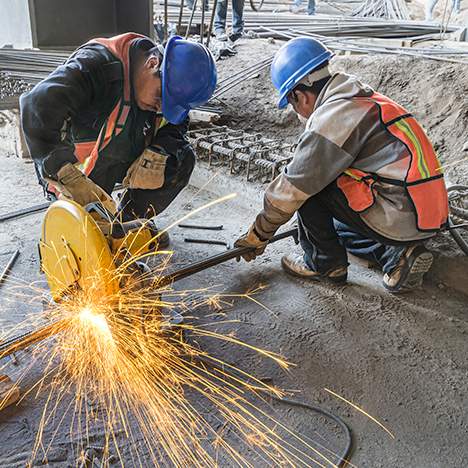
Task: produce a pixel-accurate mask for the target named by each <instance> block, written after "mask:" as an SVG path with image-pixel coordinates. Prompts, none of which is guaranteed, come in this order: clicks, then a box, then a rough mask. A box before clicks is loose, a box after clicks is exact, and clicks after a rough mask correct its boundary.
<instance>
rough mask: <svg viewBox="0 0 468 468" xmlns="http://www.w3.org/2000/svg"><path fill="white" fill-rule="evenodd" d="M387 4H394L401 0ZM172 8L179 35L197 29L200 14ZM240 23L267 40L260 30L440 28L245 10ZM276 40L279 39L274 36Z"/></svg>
mask: <svg viewBox="0 0 468 468" xmlns="http://www.w3.org/2000/svg"><path fill="white" fill-rule="evenodd" d="M369 1H370V0H369ZM375 1H377V0H375ZM379 1H380V0H379ZM381 1H383V0H381ZM388 1H389V2H390V1H395V2H396V1H401V0H388ZM176 4H177V5H178V3H177V2H174V6H173V7H170V8H169V9H168V21H169V22H170V23H173V24H175V25H177V24H178V22H179V16H180V22H181V31H178V32H179V33H181V32H184V31H186V28H187V26H188V23H189V21H190V18H191V17H192V15H193V17H192V24H193V25H200V22H201V16H202V14H201V12H200V11H195V12H192V11H190V10H183V11H182V15H180V10H179V8H178V7H176V6H175V5H176ZM169 5H171V4H169ZM243 19H244V24H245V25H244V29H245V31H247V32H249V31H251V32H253V33H257V34H258V35H259V36H260V37H270V35H271V34H270V35H268V34H265V32H264V31H263V30H262V28H269V29H271V30H275V31H277V32H278V33H281V32H284V31H288V30H289V29H290V28H300V29H304V30H307V31H309V32H311V33H315V34H320V35H322V36H332V37H349V36H353V37H375V38H406V37H414V36H421V35H426V34H435V33H439V34H440V32H441V30H440V25H438V24H436V23H430V22H424V21H404V20H398V19H383V18H358V17H351V16H331V15H319V16H318V15H314V16H309V15H305V14H299V15H298V14H289V13H272V12H265V13H263V12H259V13H255V12H251V11H248V10H245V11H244V16H243ZM195 29H198V30H199V29H200V28H199V26H197V27H196V28H195ZM457 29H459V27H457V26H454V25H448V26H447V27H446V28H445V29H444V31H446V32H454V31H456V30H457ZM277 38H279V39H280V38H281V35H280V34H278V36H277Z"/></svg>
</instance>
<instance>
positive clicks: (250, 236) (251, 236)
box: [234, 224, 268, 262]
mask: <svg viewBox="0 0 468 468" xmlns="http://www.w3.org/2000/svg"><path fill="white" fill-rule="evenodd" d="M267 244H268V240H262V239H260V237H259V235H258V234H257V232H256V230H255V224H252V226H250V229H249V230H248V231H247V232H246V233H245V234H242V236H240V237H239V239H237V240H236V241H235V242H234V247H253V249H252V250H250V251H249V252H247V253H245V254H243V255H242V258H243V259H244V260H245V261H246V262H250V261H251V260H255V258H257V256H258V255H262V253H263V252H264V251H265V248H266V246H267ZM239 260H240V258H239V257H237V261H239Z"/></svg>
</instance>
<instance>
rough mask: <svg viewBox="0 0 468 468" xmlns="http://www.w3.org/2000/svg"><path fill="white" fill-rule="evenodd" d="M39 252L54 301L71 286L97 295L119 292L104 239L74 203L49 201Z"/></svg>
mask: <svg viewBox="0 0 468 468" xmlns="http://www.w3.org/2000/svg"><path fill="white" fill-rule="evenodd" d="M39 251H40V254H41V267H42V270H43V271H44V273H45V275H46V277H47V282H48V284H49V288H50V291H51V294H52V297H53V298H54V300H55V301H58V300H60V298H62V297H63V295H64V294H65V293H66V292H67V291H69V290H70V288H72V287H73V286H74V285H77V286H79V287H80V288H81V289H82V290H84V291H90V292H92V294H93V295H94V294H96V295H99V296H100V297H112V295H114V294H116V293H117V292H118V289H119V281H118V278H117V277H116V276H117V275H116V266H115V263H114V258H113V255H112V252H111V250H110V248H109V244H108V242H107V239H106V237H105V236H104V234H103V233H102V231H101V230H100V229H99V227H98V226H97V224H96V222H95V221H94V219H93V218H92V216H91V215H90V214H89V213H87V212H86V210H85V209H84V208H83V207H82V206H80V205H78V204H77V203H75V202H73V201H71V200H59V201H56V202H54V203H52V205H51V206H50V207H49V209H48V210H47V212H46V214H45V217H44V221H43V224H42V236H41V240H40V243H39Z"/></svg>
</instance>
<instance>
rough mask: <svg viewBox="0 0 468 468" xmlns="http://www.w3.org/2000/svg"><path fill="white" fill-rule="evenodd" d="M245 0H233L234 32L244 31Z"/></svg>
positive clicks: (240, 32)
mask: <svg viewBox="0 0 468 468" xmlns="http://www.w3.org/2000/svg"><path fill="white" fill-rule="evenodd" d="M243 16H244V0H232V32H233V33H234V34H242V33H243V32H244V19H243Z"/></svg>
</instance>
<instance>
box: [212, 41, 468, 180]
mask: <svg viewBox="0 0 468 468" xmlns="http://www.w3.org/2000/svg"><path fill="white" fill-rule="evenodd" d="M282 44H283V43H282V42H280V41H276V42H273V41H269V40H259V39H255V40H243V41H241V43H240V44H239V45H238V47H237V50H238V54H237V56H235V57H233V58H230V59H227V60H223V61H221V62H218V68H219V74H220V78H221V79H222V78H224V77H227V76H229V75H230V74H231V73H235V72H237V71H239V69H240V68H246V67H247V66H249V65H252V64H254V63H257V62H259V61H260V60H262V59H264V58H266V57H269V56H272V55H273V54H274V53H275V52H276V50H278V48H279V47H280V46H281V45H282ZM332 69H333V70H336V71H343V72H346V73H349V74H354V75H357V76H359V77H360V79H361V81H363V82H365V83H368V84H369V85H371V86H372V87H373V88H374V89H376V90H377V91H379V92H381V93H383V94H385V95H387V96H388V97H390V98H391V99H393V100H395V101H396V102H398V103H399V104H401V105H403V106H404V107H406V108H407V109H408V111H410V112H411V113H413V114H414V115H415V117H416V118H417V119H418V120H419V122H420V123H421V124H422V125H423V127H424V128H425V130H426V131H427V133H428V135H429V137H430V138H431V140H432V142H433V144H434V147H435V149H436V151H437V153H438V155H439V156H440V159H441V162H442V163H443V164H446V165H447V167H446V170H445V172H446V175H447V178H448V180H449V181H450V182H452V183H464V184H467V183H468V153H467V152H466V151H463V147H464V145H465V144H466V143H467V142H468V133H467V128H468V67H467V66H466V65H461V64H454V63H447V62H439V61H435V60H424V59H419V58H412V57H397V56H382V55H375V56H367V55H358V56H350V57H343V56H337V57H335V58H334V59H333V61H332ZM221 100H222V101H223V102H224V103H225V119H224V120H225V121H226V122H227V123H228V124H229V125H230V126H231V127H234V128H236V127H239V128H243V129H245V130H250V131H258V132H263V133H264V134H266V135H267V136H270V137H277V136H278V135H281V136H282V137H284V138H288V139H289V140H291V141H295V140H296V139H297V137H298V136H299V135H300V133H301V131H302V129H303V126H302V124H300V123H299V121H298V120H297V118H296V116H295V114H294V112H293V111H292V110H291V109H285V110H279V109H277V108H276V90H275V89H274V87H273V85H272V84H271V80H270V76H269V69H265V70H264V71H262V72H260V73H259V74H258V76H257V77H254V78H253V79H251V80H249V81H246V82H244V83H243V84H242V85H240V86H238V87H236V88H234V89H232V90H230V91H228V92H227V93H226V94H224V95H223V96H221ZM457 161H461V162H460V163H458V162H457Z"/></svg>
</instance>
